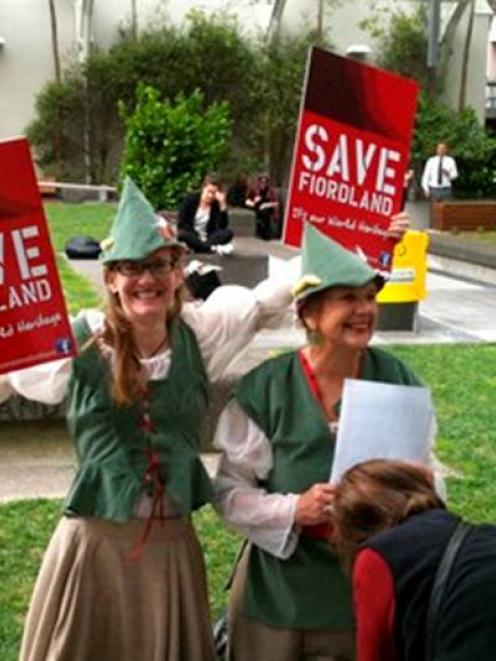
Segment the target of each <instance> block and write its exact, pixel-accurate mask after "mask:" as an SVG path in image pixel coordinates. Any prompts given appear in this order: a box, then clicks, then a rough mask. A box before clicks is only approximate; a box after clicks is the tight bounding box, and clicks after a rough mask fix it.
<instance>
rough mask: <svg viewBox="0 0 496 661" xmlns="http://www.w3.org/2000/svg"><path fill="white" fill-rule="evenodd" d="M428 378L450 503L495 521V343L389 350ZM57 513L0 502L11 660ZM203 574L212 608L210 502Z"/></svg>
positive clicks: (215, 569) (2, 622)
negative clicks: (447, 472)
mask: <svg viewBox="0 0 496 661" xmlns="http://www.w3.org/2000/svg"><path fill="white" fill-rule="evenodd" d="M393 351H394V353H396V354H397V355H398V356H399V357H401V358H403V359H404V360H405V361H406V362H408V364H409V365H410V366H411V367H412V368H413V369H414V370H415V371H416V372H417V373H418V374H419V376H421V378H422V379H423V380H424V381H425V382H426V383H428V384H429V385H430V386H431V388H432V390H433V395H434V400H435V403H436V408H437V412H438V424H439V433H438V452H437V454H438V456H439V458H440V459H441V460H442V461H443V462H444V463H445V464H447V465H449V466H450V468H452V469H453V471H454V474H455V475H456V477H452V478H450V479H449V481H448V490H449V499H450V506H451V508H452V509H453V510H455V511H457V512H460V513H462V514H463V515H465V516H466V517H468V518H470V519H471V520H473V521H493V522H494V521H495V520H496V425H495V424H494V402H495V400H496V397H495V395H496V370H495V367H494V366H495V365H496V345H495V344H485V345H482V344H478V345H434V346H401V347H395V348H393ZM59 511H60V503H59V502H57V501H46V500H45V501H40V500H39V501H24V502H18V503H12V504H6V505H3V506H0V585H1V586H2V590H1V592H0V659H2V661H14V659H15V658H16V654H17V649H18V645H19V639H20V635H21V629H22V621H23V617H24V614H25V612H26V608H27V604H28V600H29V595H30V593H31V590H32V585H33V582H34V579H35V576H36V573H37V570H38V566H39V562H40V559H41V554H42V551H43V549H44V548H45V546H46V544H47V541H48V539H49V537H50V534H51V531H52V530H53V528H54V526H55V522H56V521H57V519H58V516H59ZM195 520H196V524H197V527H198V530H199V535H200V538H201V540H202V544H203V548H204V551H205V556H206V560H207V567H208V573H209V585H210V591H211V603H212V611H213V614H214V615H217V614H218V613H219V611H220V609H221V608H222V605H223V603H224V601H225V593H224V591H223V586H224V584H225V581H226V579H227V577H228V575H229V572H230V569H231V565H232V561H233V558H234V556H235V554H236V551H237V548H238V541H237V538H236V536H235V535H233V534H232V533H231V532H229V531H227V530H226V529H225V527H224V526H223V525H222V524H221V523H220V522H219V521H218V519H217V518H216V516H215V514H214V513H213V511H212V510H211V509H210V508H205V509H204V510H202V511H201V512H200V513H198V514H197V515H196V517H195Z"/></svg>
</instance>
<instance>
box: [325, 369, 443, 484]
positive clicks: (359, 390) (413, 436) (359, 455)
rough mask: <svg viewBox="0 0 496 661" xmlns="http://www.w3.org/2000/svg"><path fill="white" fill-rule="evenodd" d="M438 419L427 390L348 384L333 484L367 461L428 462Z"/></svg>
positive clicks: (349, 381)
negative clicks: (432, 427)
mask: <svg viewBox="0 0 496 661" xmlns="http://www.w3.org/2000/svg"><path fill="white" fill-rule="evenodd" d="M433 419H434V409H433V406H432V399H431V393H430V390H429V389H428V388H422V387H416V386H398V385H393V384H390V383H379V382H377V381H363V380H359V379H346V380H345V383H344V387H343V397H342V404H341V414H340V416H339V428H338V434H337V439H336V449H335V453H334V462H333V466H332V470H331V478H330V480H331V482H337V481H338V480H339V479H340V477H341V476H342V475H343V473H345V472H346V471H347V470H348V469H349V468H351V467H352V466H354V465H355V464H358V463H360V462H362V461H366V460H367V459H400V460H406V461H408V460H410V461H421V462H423V463H428V459H429V453H430V448H429V432H430V430H431V425H432V424H433Z"/></svg>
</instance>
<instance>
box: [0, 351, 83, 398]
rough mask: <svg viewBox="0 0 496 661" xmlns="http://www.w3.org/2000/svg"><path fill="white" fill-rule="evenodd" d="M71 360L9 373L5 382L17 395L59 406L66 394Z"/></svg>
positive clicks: (67, 359) (65, 359)
mask: <svg viewBox="0 0 496 661" xmlns="http://www.w3.org/2000/svg"><path fill="white" fill-rule="evenodd" d="M71 365H72V358H62V359H61V360H55V361H53V362H50V363H43V364H42V365H35V366H34V367H28V368H26V369H24V370H18V371H16V372H10V373H9V374H8V375H7V380H8V383H9V386H10V387H11V389H12V390H13V391H14V392H16V393H17V394H19V395H22V396H23V397H26V399H32V400H34V401H37V402H43V403H44V404H59V403H60V402H61V401H62V400H63V399H64V397H65V395H66V394H67V388H68V385H69V378H70V376H71Z"/></svg>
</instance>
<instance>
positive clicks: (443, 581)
mask: <svg viewBox="0 0 496 661" xmlns="http://www.w3.org/2000/svg"><path fill="white" fill-rule="evenodd" d="M471 530H472V526H471V525H470V524H469V523H466V522H465V521H461V520H460V521H458V523H457V525H456V528H455V530H454V531H453V533H452V535H451V537H450V538H449V540H448V544H447V545H446V548H445V550H444V553H443V556H442V558H441V560H440V562H439V565H438V568H437V571H436V575H435V577H434V583H433V586H432V590H431V596H430V599H429V606H428V609H427V617H426V622H425V661H432V659H434V652H435V650H436V642H437V641H436V637H437V629H438V622H439V613H440V611H441V606H442V602H443V598H444V594H445V592H446V586H447V584H448V579H449V577H450V573H451V570H452V568H453V564H454V562H455V559H456V556H457V555H458V551H459V550H460V547H461V546H462V544H463V542H464V541H465V539H466V537H467V535H468V533H469V532H470V531H471Z"/></svg>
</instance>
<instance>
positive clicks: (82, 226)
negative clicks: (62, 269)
mask: <svg viewBox="0 0 496 661" xmlns="http://www.w3.org/2000/svg"><path fill="white" fill-rule="evenodd" d="M43 206H44V209H45V213H46V216H47V220H48V226H49V228H50V235H51V237H52V241H53V244H54V247H55V250H57V251H62V250H64V247H65V244H66V243H67V241H68V240H69V239H70V238H71V237H73V236H74V235H75V234H86V235H88V236H92V237H93V238H94V239H97V241H101V240H102V239H104V238H105V237H106V236H108V235H109V233H110V227H111V224H112V219H113V217H114V215H115V211H116V205H115V204H111V203H107V202H105V203H102V202H85V203H84V204H69V203H67V202H45V204H44V205H43Z"/></svg>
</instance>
